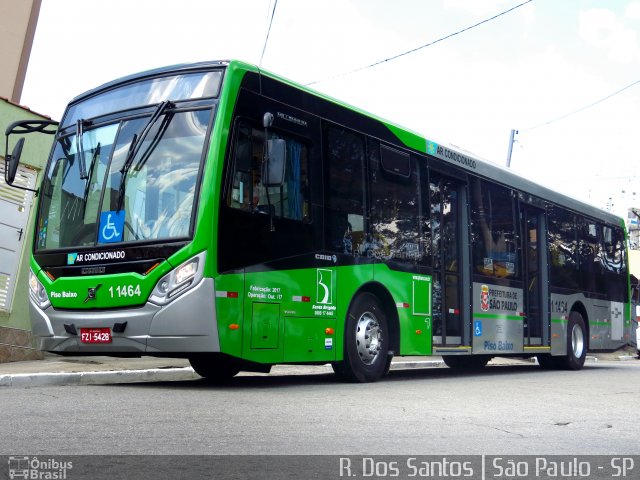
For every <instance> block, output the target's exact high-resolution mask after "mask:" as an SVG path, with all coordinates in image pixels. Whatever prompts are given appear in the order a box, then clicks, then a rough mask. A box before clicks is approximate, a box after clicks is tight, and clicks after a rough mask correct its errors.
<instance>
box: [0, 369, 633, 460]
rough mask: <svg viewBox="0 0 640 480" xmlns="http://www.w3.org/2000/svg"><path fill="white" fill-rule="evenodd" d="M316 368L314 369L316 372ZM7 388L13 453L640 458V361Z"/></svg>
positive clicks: (6, 451)
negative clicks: (366, 377)
mask: <svg viewBox="0 0 640 480" xmlns="http://www.w3.org/2000/svg"><path fill="white" fill-rule="evenodd" d="M308 371H309V370H308V369H306V370H304V372H308ZM318 371H319V372H320V373H317V374H291V375H280V376H261V375H255V376H241V377H237V378H236V379H234V380H233V382H232V383H231V384H229V385H225V386H214V385H210V384H207V383H206V382H205V381H203V380H191V381H179V382H158V383H139V384H120V385H96V386H91V385H90V386H50V387H31V388H0V405H2V415H1V416H0V432H1V435H0V455H18V454H20V455H41V454H49V455H86V454H91V455H95V454H106V455H115V454H127V455H131V454H141V455H143V454H144V455H146V454H171V455H196V454H205V455H210V454H218V455H220V454H224V455H226V454H245V455H247V454H249V455H257V454H278V455H283V454H312V455H318V454H335V455H432V454H438V455H440V454H442V455H453V454H463V455H470V454H487V455H518V454H537V455H548V454H568V455H577V454H611V455H622V454H625V455H628V454H639V453H640V444H639V443H638V441H637V438H638V430H639V426H638V425H639V423H640V420H639V417H638V414H637V412H638V404H639V401H640V362H639V361H628V362H598V363H595V364H594V363H590V364H588V365H587V366H586V367H585V369H584V370H582V371H579V372H566V371H543V370H540V369H539V368H538V367H537V366H535V365H533V364H523V365H519V366H490V367H487V368H486V369H484V370H482V371H480V372H477V373H474V374H467V373H460V372H456V371H453V370H451V369H448V368H427V369H414V370H407V371H392V372H391V373H390V374H389V376H388V377H386V378H385V379H384V380H383V381H380V382H377V383H374V384H345V383H340V382H338V381H336V379H335V378H334V376H333V375H331V374H327V373H324V372H326V370H324V369H319V370H318Z"/></svg>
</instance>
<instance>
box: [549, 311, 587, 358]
mask: <svg viewBox="0 0 640 480" xmlns="http://www.w3.org/2000/svg"><path fill="white" fill-rule="evenodd" d="M588 347H589V337H588V336H587V328H586V327H585V323H584V319H583V318H582V315H580V314H579V313H578V312H571V314H570V315H569V323H568V324H567V354H566V355H563V356H561V357H556V359H555V361H556V362H557V363H558V368H562V369H564V370H580V369H581V368H582V367H583V366H584V361H585V359H586V358H587V349H588Z"/></svg>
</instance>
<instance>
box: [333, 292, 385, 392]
mask: <svg viewBox="0 0 640 480" xmlns="http://www.w3.org/2000/svg"><path fill="white" fill-rule="evenodd" d="M388 355H389V336H388V327H387V319H386V315H385V313H384V310H383V309H382V307H381V306H380V302H379V300H378V298H377V297H376V296H375V295H373V294H371V293H363V294H360V295H359V296H358V297H357V298H356V299H355V300H354V301H353V303H352V305H351V307H349V312H348V313H347V321H346V327H345V339H344V360H343V361H342V362H338V363H335V364H334V365H333V369H334V371H335V372H336V373H337V374H338V375H339V376H341V377H343V378H344V379H345V380H349V381H352V382H375V381H376V380H378V379H379V378H380V377H382V376H383V375H384V373H385V369H386V368H387V360H388Z"/></svg>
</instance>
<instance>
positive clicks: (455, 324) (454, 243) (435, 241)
mask: <svg viewBox="0 0 640 480" xmlns="http://www.w3.org/2000/svg"><path fill="white" fill-rule="evenodd" d="M429 190H430V199H429V200H430V210H431V212H430V213H431V238H432V252H433V292H432V296H433V298H432V302H433V345H434V347H436V349H437V350H440V351H442V349H441V348H440V349H438V348H437V347H438V346H440V347H446V346H460V345H466V344H467V343H465V342H468V341H469V339H468V338H465V337H468V335H465V333H467V332H466V330H465V329H464V328H463V323H464V318H465V314H466V310H465V309H464V308H461V305H464V304H466V303H465V301H464V299H463V298H462V295H463V292H464V290H463V289H462V288H461V284H462V283H463V282H464V281H468V279H466V278H463V277H464V276H465V273H464V272H466V271H467V270H468V268H466V267H465V265H467V264H468V261H469V257H468V254H465V250H466V249H464V248H463V246H462V245H461V241H460V239H462V238H466V235H467V233H468V232H464V231H462V229H465V228H468V227H465V225H468V221H463V218H462V217H463V216H464V215H466V214H465V213H464V212H465V210H463V209H462V208H461V205H466V199H465V198H463V197H464V195H465V189H464V188H463V187H462V184H461V182H459V181H456V180H454V179H451V178H447V177H444V176H442V175H440V174H438V173H435V172H431V175H430V181H429Z"/></svg>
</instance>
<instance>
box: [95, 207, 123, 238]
mask: <svg viewBox="0 0 640 480" xmlns="http://www.w3.org/2000/svg"><path fill="white" fill-rule="evenodd" d="M124 216H125V215H124V210H119V211H115V210H113V211H110V212H102V213H101V214H100V231H99V232H98V243H114V242H120V241H122V233H123V231H124Z"/></svg>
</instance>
